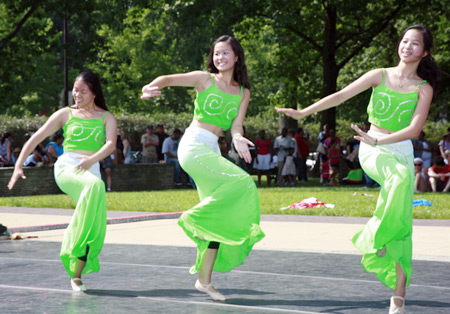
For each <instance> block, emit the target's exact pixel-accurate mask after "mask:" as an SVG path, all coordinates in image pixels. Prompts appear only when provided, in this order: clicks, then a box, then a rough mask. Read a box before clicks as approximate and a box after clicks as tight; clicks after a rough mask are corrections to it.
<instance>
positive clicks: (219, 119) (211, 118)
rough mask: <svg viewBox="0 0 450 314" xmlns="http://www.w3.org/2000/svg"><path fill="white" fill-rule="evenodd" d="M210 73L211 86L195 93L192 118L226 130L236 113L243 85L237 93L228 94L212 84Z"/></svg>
mask: <svg viewBox="0 0 450 314" xmlns="http://www.w3.org/2000/svg"><path fill="white" fill-rule="evenodd" d="M210 75H211V82H212V84H211V86H209V87H208V88H207V89H205V90H204V91H201V92H199V93H197V98H196V99H195V102H194V120H198V121H202V122H206V123H210V124H213V125H215V126H218V127H220V128H222V129H224V130H225V131H226V130H228V129H229V128H230V127H231V125H232V124H233V120H234V119H235V118H236V117H237V115H238V111H239V105H240V103H241V97H242V90H243V86H241V91H240V93H239V95H230V94H227V93H225V92H223V91H221V90H220V89H219V88H218V87H217V86H216V85H214V79H213V76H212V74H210Z"/></svg>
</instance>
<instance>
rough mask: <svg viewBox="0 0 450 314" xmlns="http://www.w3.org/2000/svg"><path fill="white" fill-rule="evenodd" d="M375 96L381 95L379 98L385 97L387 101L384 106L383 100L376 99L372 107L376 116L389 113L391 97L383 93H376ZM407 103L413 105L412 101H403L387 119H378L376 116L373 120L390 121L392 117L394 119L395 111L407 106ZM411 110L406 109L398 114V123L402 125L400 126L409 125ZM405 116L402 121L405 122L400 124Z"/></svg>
mask: <svg viewBox="0 0 450 314" xmlns="http://www.w3.org/2000/svg"><path fill="white" fill-rule="evenodd" d="M376 95H381V96H385V97H387V101H388V105H387V106H386V104H385V101H384V100H383V99H378V100H377V102H376V103H375V105H374V106H373V111H374V113H375V114H376V115H378V116H383V115H386V114H387V113H388V112H389V109H390V107H391V96H390V95H389V94H387V93H383V92H378V93H376ZM407 103H415V101H414V100H406V101H403V102H401V103H399V104H398V106H397V108H395V110H394V112H392V114H391V115H390V116H389V117H387V118H380V117H377V116H374V119H375V120H378V121H388V120H390V119H392V117H394V116H395V115H396V113H397V111H399V110H400V107H401V106H403V105H405V104H407ZM412 112H413V110H412V109H407V110H403V111H401V112H400V113H399V114H398V123H400V124H402V125H409V123H410V122H411V117H412ZM405 114H407V115H408V116H406V117H404V119H403V121H405V119H406V120H407V121H406V122H402V121H401V120H402V117H403V116H404V115H405Z"/></svg>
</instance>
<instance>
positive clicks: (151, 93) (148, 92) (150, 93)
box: [141, 84, 161, 99]
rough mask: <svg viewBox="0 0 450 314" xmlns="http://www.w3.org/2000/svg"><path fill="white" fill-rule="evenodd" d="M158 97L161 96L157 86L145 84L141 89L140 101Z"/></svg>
mask: <svg viewBox="0 0 450 314" xmlns="http://www.w3.org/2000/svg"><path fill="white" fill-rule="evenodd" d="M158 96H161V89H160V88H159V87H158V86H150V84H147V85H145V86H144V87H143V88H142V96H141V98H142V99H148V98H151V97H158Z"/></svg>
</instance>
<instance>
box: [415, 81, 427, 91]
mask: <svg viewBox="0 0 450 314" xmlns="http://www.w3.org/2000/svg"><path fill="white" fill-rule="evenodd" d="M423 83H427V80H423V81H422V82H420V83H419V85H417V87H416V89H415V90H414V91H415V92H417V90H418V89H419V87H420V85H422V84H423Z"/></svg>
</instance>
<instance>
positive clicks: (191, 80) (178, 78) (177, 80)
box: [141, 71, 211, 99]
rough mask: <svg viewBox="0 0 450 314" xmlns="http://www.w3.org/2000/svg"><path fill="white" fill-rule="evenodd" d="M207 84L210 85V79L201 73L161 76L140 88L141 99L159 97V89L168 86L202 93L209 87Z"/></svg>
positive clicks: (205, 73)
mask: <svg viewBox="0 0 450 314" xmlns="http://www.w3.org/2000/svg"><path fill="white" fill-rule="evenodd" d="M208 84H209V85H211V77H210V76H209V74H208V73H207V72H202V71H192V72H188V73H178V74H170V75H162V76H158V77H157V78H156V79H154V80H153V81H151V82H150V83H149V84H147V85H145V86H144V87H143V88H142V96H141V98H142V99H148V98H150V97H157V96H161V89H163V88H164V87H168V86H185V87H195V88H196V89H197V91H202V90H204V89H206V88H207V87H208V86H209V85H208Z"/></svg>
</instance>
